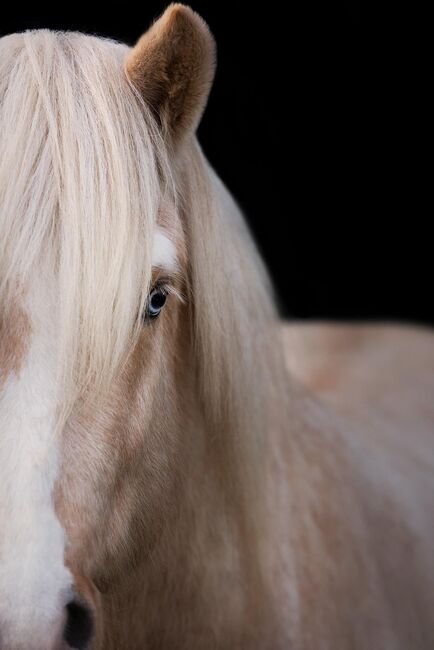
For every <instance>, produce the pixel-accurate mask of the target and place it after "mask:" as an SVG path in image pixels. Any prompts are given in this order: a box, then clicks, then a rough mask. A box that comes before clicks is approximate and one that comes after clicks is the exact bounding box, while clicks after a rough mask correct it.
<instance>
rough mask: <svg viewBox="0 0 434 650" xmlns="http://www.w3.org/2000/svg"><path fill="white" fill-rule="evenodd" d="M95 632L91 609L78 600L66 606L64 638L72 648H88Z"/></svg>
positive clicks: (81, 649) (84, 649)
mask: <svg viewBox="0 0 434 650" xmlns="http://www.w3.org/2000/svg"><path fill="white" fill-rule="evenodd" d="M92 634H93V617H92V613H91V611H90V609H89V608H88V607H87V606H86V605H83V604H81V603H79V602H77V601H76V600H73V601H71V602H70V603H68V604H67V606H66V625H65V631H64V632H63V638H64V640H65V641H66V643H67V644H68V645H69V646H70V647H71V648H76V649H77V650H86V648H87V647H88V645H89V642H90V640H91V638H92Z"/></svg>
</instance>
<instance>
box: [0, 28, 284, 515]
mask: <svg viewBox="0 0 434 650" xmlns="http://www.w3.org/2000/svg"><path fill="white" fill-rule="evenodd" d="M126 51H127V48H126V47H125V46H123V45H120V44H118V43H114V42H112V41H109V40H103V39H99V38H95V37H91V36H83V35H81V34H76V33H62V32H50V31H45V30H42V31H36V32H28V33H24V34H18V35H13V36H9V37H5V38H3V39H2V40H1V41H0V66H1V67H0V129H1V132H2V133H3V134H7V135H5V136H4V137H2V140H1V147H2V150H1V152H0V205H1V220H0V247H1V251H0V280H1V285H0V300H1V302H2V305H7V304H8V303H10V302H11V300H12V298H13V293H12V292H14V291H16V286H17V282H18V283H19V284H22V285H23V286H25V284H26V280H27V279H28V278H29V277H30V276H31V274H32V273H33V271H34V269H35V266H36V264H37V263H40V262H41V260H42V261H44V262H45V263H47V262H48V264H51V266H52V267H54V268H55V269H56V274H57V277H58V281H59V298H60V304H59V310H60V319H61V321H60V322H61V328H60V329H61V331H60V337H61V339H60V350H61V359H62V367H61V369H60V372H61V377H62V379H63V381H64V385H65V390H66V394H67V397H70V398H71V400H72V399H74V398H75V396H76V395H78V394H80V392H82V391H83V389H84V388H86V387H89V386H92V387H93V388H94V389H95V388H97V387H99V388H101V387H102V388H103V387H104V386H106V385H108V384H109V382H110V378H111V377H112V376H113V374H114V373H115V372H116V370H117V369H118V368H119V364H120V362H121V361H122V359H124V357H125V354H126V351H127V350H128V348H129V347H130V346H131V343H132V339H133V338H134V335H135V332H136V331H137V328H138V326H139V323H140V319H139V318H138V315H139V314H140V312H141V307H142V306H143V304H144V300H145V297H146V294H147V291H148V287H149V282H150V273H151V267H150V248H151V239H152V231H153V228H154V226H155V224H156V221H157V218H158V212H159V209H160V206H161V202H162V200H163V198H164V195H166V194H167V195H170V197H171V198H172V200H173V202H174V205H175V206H176V209H178V210H179V211H181V212H182V219H183V223H184V228H185V230H186V233H187V246H188V259H189V267H190V277H189V285H190V286H189V293H190V298H189V299H190V300H191V302H192V312H193V314H194V315H193V322H192V328H193V329H192V331H193V337H194V342H195V350H196V362H197V369H198V373H199V376H200V382H199V385H200V387H201V398H202V402H203V407H204V412H205V413H206V417H207V419H208V421H209V425H210V427H212V428H213V429H214V430H215V431H217V436H216V438H217V439H218V440H219V441H220V442H221V443H222V449H224V452H223V453H222V472H223V474H224V477H225V480H226V482H227V484H228V485H229V486H232V487H231V488H229V489H232V488H233V487H234V485H235V484H237V483H238V482H243V480H242V479H240V476H241V475H242V474H243V473H248V472H249V473H250V474H251V480H250V484H251V485H253V484H255V485H257V484H258V482H259V483H260V481H259V475H260V473H261V470H260V467H259V466H260V465H261V463H260V462H259V459H260V458H261V454H262V445H263V442H264V432H265V430H266V428H267V427H268V426H269V424H270V421H271V420H272V418H273V414H272V413H271V408H272V407H270V404H272V403H273V400H270V393H271V392H274V393H276V392H277V393H278V391H279V386H282V376H281V375H280V373H281V372H282V365H281V361H280V360H279V350H280V346H279V345H278V344H277V339H276V337H277V334H276V332H275V330H274V328H275V327H276V312H275V308H274V305H273V297H272V291H271V288H270V284H269V282H268V279H267V276H266V273H265V271H264V267H263V265H262V263H261V260H260V257H259V255H258V254H257V251H256V249H255V246H254V244H253V242H252V240H251V237H250V235H249V233H248V231H247V228H246V226H245V224H244V222H243V219H242V217H241V215H240V212H239V210H238V208H237V206H236V205H235V203H234V201H233V199H232V198H231V197H230V195H229V193H228V192H227V190H226V189H225V188H224V186H223V185H222V183H221V182H220V181H219V179H218V178H217V176H216V175H215V174H214V172H213V171H212V170H211V168H210V167H209V165H208V163H207V162H206V160H205V159H204V157H203V155H202V153H201V151H200V149H199V148H198V146H197V145H196V144H195V143H194V142H193V141H192V144H191V146H190V147H189V148H188V150H187V152H186V153H185V156H186V159H185V160H184V164H182V165H179V164H171V163H170V152H168V151H167V149H166V146H165V144H164V142H163V140H162V138H161V136H160V135H159V131H158V128H157V125H156V123H155V121H154V118H153V116H152V114H151V112H150V111H149V109H148V108H147V107H146V105H145V104H144V102H143V101H142V100H141V98H140V97H139V95H138V93H137V92H136V91H135V90H134V88H133V87H132V85H131V83H130V82H129V80H128V78H127V76H126V74H125V70H124V60H125V55H126ZM277 375H279V376H277ZM279 399H280V398H279V396H278V395H276V402H279ZM280 401H281V400H280ZM255 460H256V462H255ZM258 465H259V466H258ZM229 477H230V480H229ZM246 482H247V481H244V483H246ZM257 500H258V499H257V498H255V499H250V504H251V505H250V508H252V507H253V503H254V502H255V501H257Z"/></svg>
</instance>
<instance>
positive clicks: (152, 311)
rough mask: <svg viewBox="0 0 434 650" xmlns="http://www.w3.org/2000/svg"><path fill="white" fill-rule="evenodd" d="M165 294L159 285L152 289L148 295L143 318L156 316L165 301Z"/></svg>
mask: <svg viewBox="0 0 434 650" xmlns="http://www.w3.org/2000/svg"><path fill="white" fill-rule="evenodd" d="M166 299H167V295H166V293H165V291H164V290H163V289H162V288H161V287H156V288H155V289H152V291H151V293H150V294H149V296H148V303H147V305H146V313H145V319H151V318H157V316H158V315H159V314H160V311H161V310H162V309H163V307H164V305H165V303H166Z"/></svg>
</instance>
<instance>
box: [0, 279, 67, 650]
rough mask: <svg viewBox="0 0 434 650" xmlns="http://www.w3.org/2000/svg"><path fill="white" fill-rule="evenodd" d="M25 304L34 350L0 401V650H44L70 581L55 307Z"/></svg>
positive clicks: (39, 299)
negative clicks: (61, 501)
mask: <svg viewBox="0 0 434 650" xmlns="http://www.w3.org/2000/svg"><path fill="white" fill-rule="evenodd" d="M26 302H27V304H26V307H27V309H28V314H29V317H30V319H31V328H32V332H31V339H30V347H29V350H28V352H27V356H26V360H25V362H24V364H23V366H22V368H21V370H20V372H19V374H18V376H16V375H14V374H11V375H10V376H9V377H8V379H7V381H6V385H5V387H4V389H3V391H2V392H1V393H0V646H2V644H4V645H5V646H6V647H7V648H9V647H10V648H20V649H21V648H29V650H47V648H50V647H51V646H52V645H53V643H54V642H55V640H56V638H57V637H58V635H59V633H60V629H59V626H61V625H62V624H63V612H64V606H65V604H66V602H67V600H68V597H69V595H70V590H71V585H72V577H71V574H70V572H69V571H68V569H67V568H66V567H65V566H64V549H65V542H66V540H65V534H64V531H63V529H62V527H61V525H60V523H59V521H58V519H57V517H56V514H55V511H54V504H53V487H54V483H55V480H56V477H57V472H58V460H59V459H58V443H57V440H56V439H55V437H54V426H55V412H56V405H57V389H56V381H55V355H56V336H55V329H54V327H53V322H54V318H53V314H52V313H51V314H50V308H51V307H52V303H51V302H50V299H49V296H48V293H47V292H46V291H45V292H44V291H42V290H41V289H37V288H32V289H31V290H30V291H29V299H28V300H27V301H26ZM36 305H37V306H38V308H37V309H36ZM41 310H42V311H45V316H42V315H41ZM2 647H3V646H2Z"/></svg>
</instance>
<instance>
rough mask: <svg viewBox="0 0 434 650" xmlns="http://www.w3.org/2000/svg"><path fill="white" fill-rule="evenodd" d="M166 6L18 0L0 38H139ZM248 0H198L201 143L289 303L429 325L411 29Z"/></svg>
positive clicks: (349, 6) (356, 15) (324, 8)
mask: <svg viewBox="0 0 434 650" xmlns="http://www.w3.org/2000/svg"><path fill="white" fill-rule="evenodd" d="M165 5H166V3H164V2H146V3H143V5H141V4H139V5H137V4H136V3H134V4H131V6H130V5H128V4H126V5H125V7H122V6H120V5H119V4H118V3H116V4H113V5H112V4H111V3H110V4H109V3H107V4H106V5H105V6H104V8H103V9H102V10H101V11H100V12H98V13H95V15H91V14H90V13H89V7H86V8H79V7H78V6H77V5H72V4H69V3H68V4H66V5H65V6H60V5H57V7H51V8H50V9H48V8H47V9H44V6H43V5H41V4H35V5H33V7H32V8H31V9H27V8H25V6H23V5H22V4H19V3H17V4H16V10H15V14H14V7H13V5H9V6H8V16H7V17H4V16H3V18H2V28H1V33H3V34H6V33H10V32H13V31H21V30H23V29H29V28H40V27H49V28H55V29H77V30H80V31H85V32H88V33H96V34H100V35H104V36H109V37H112V38H116V39H119V40H122V41H125V42H127V43H130V44H133V43H134V41H135V40H136V39H137V38H138V37H139V36H140V35H141V33H142V32H143V31H144V30H145V29H146V27H147V25H148V24H149V23H150V22H151V21H152V19H153V18H155V17H156V16H158V15H159V14H160V13H161V12H162V11H163V9H164V8H165ZM255 5H256V3H249V2H230V3H226V2H223V1H220V2H217V1H215V0H214V2H212V1H211V0H209V1H205V0H204V1H200V0H198V1H197V2H192V3H191V6H192V7H193V8H194V9H196V11H198V12H199V13H201V15H202V16H203V17H204V18H205V20H206V21H207V22H208V24H209V25H210V27H211V30H212V31H213V33H214V35H215V37H216V41H217V46H218V71H217V76H216V81H215V85H214V88H213V91H212V94H211V98H210V102H209V105H208V108H207V111H206V114H205V116H204V118H203V121H202V124H201V126H200V128H199V138H200V141H201V143H202V146H203V148H204V150H205V153H206V154H207V156H208V158H209V159H210V161H211V163H212V164H213V165H214V167H215V168H216V169H217V171H218V172H219V174H220V175H221V177H222V178H223V180H224V181H225V182H226V184H227V185H228V186H229V187H230V189H231V190H232V192H233V193H234V195H235V196H236V198H237V200H238V202H239V203H240V205H241V206H242V208H243V209H244V211H245V214H246V217H247V219H248V221H249V223H250V226H251V228H252V230H253V232H254V234H255V237H256V240H257V242H258V245H259V247H260V249H261V251H262V253H263V255H264V257H265V259H266V261H267V264H268V267H269V269H270V271H271V274H272V277H273V279H274V282H275V285H276V288H277V292H278V295H279V297H280V302H281V307H282V311H283V312H284V313H286V314H289V315H292V316H295V317H303V318H304V317H315V318H333V319H364V320H366V319H399V320H407V321H416V322H427V323H434V313H433V307H432V302H433V292H432V245H431V242H432V234H431V232H430V230H431V228H430V221H431V218H432V217H431V215H432V201H431V200H430V201H429V202H428V201H427V198H428V196H427V195H428V192H427V191H426V187H427V186H428V173H429V172H428V169H429V167H428V165H429V164H431V163H430V162H429V161H430V160H431V158H432V153H431V149H430V148H429V147H428V146H427V145H426V146H425V144H424V142H425V140H426V132H425V121H424V120H425V116H424V111H425V110H426V109H425V108H424V107H425V100H424V92H425V88H424V86H425V85H426V83H425V84H423V83H422V81H421V79H420V77H418V74H417V68H416V67H413V63H414V57H413V58H412V57H411V56H409V51H410V49H411V47H410V45H409V43H407V42H406V39H407V37H408V29H407V30H406V31H404V33H403V34H398V36H397V37H395V35H394V31H393V27H392V25H387V24H386V25H384V24H382V25H381V27H380V26H379V25H378V26H377V24H376V17H375V16H374V17H373V16H371V17H370V24H369V27H368V26H367V25H366V24H365V22H364V21H363V20H362V18H361V12H360V10H359V6H358V3H357V0H342V2H331V3H319V4H318V5H316V4H315V5H314V4H313V3H312V2H310V1H309V0H305V2H301V3H272V2H268V3H266V2H264V3H261V5H257V6H256V8H255ZM259 6H260V9H259V8H258V7H259ZM282 7H285V10H284V11H283V8H282ZM407 40H408V39H407ZM426 92H428V91H426Z"/></svg>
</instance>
